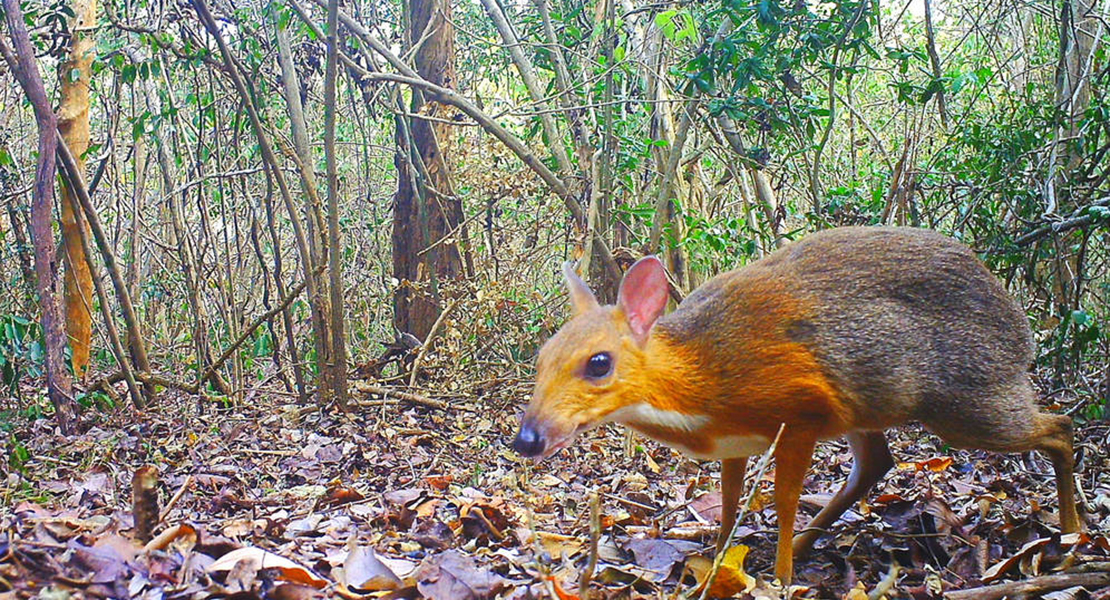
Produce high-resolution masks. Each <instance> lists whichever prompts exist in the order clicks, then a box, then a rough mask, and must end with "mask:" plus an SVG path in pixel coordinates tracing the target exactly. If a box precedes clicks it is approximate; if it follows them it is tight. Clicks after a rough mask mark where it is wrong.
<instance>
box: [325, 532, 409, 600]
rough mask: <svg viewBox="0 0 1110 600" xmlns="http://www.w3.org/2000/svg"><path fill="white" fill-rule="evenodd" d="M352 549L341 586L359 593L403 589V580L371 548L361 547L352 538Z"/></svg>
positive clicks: (338, 577) (344, 563) (344, 562)
mask: <svg viewBox="0 0 1110 600" xmlns="http://www.w3.org/2000/svg"><path fill="white" fill-rule="evenodd" d="M351 542H352V543H351V545H350V546H351V549H350V551H349V552H348V553H347V559H346V560H344V561H343V570H342V572H341V573H340V575H341V576H337V579H339V584H340V585H342V586H345V587H347V588H350V589H351V590H354V591H359V592H378V591H382V590H395V589H397V588H399V587H401V584H402V582H401V578H400V577H399V576H398V575H397V573H394V572H393V569H391V568H389V566H388V565H386V564H385V563H384V562H382V561H381V560H380V559H379V558H378V555H377V553H375V552H374V549H373V548H371V547H370V546H359V545H357V544H355V543H354V538H351Z"/></svg>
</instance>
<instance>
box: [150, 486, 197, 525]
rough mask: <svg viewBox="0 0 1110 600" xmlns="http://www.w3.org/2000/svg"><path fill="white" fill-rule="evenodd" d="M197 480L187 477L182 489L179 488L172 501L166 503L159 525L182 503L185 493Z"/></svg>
mask: <svg viewBox="0 0 1110 600" xmlns="http://www.w3.org/2000/svg"><path fill="white" fill-rule="evenodd" d="M195 480H196V478H195V477H193V476H192V475H188V476H186V477H185V481H184V482H182V484H181V487H179V488H177V492H176V493H175V494H174V495H173V497H172V498H170V501H169V502H167V503H166V506H165V508H163V509H162V514H161V515H160V516H159V517H158V522H159V523H161V522H163V521H165V520H166V517H167V516H169V514H170V511H171V510H173V507H174V506H175V505H177V503H178V502H180V501H181V497H182V496H184V495H185V492H187V491H189V488H191V487H193V481H195Z"/></svg>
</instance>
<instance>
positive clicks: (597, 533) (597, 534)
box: [578, 490, 601, 600]
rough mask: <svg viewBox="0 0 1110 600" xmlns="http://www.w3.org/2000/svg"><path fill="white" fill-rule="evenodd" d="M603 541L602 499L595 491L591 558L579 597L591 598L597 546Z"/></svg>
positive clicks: (592, 503) (580, 582)
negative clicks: (591, 583)
mask: <svg viewBox="0 0 1110 600" xmlns="http://www.w3.org/2000/svg"><path fill="white" fill-rule="evenodd" d="M600 540H601V497H600V496H598V493H597V491H596V490H595V491H594V492H593V493H592V494H590V558H589V560H587V561H586V569H585V570H584V571H582V577H580V578H579V579H578V597H579V598H581V599H582V600H587V599H588V598H589V597H590V582H591V581H592V580H593V578H594V571H596V570H597V545H598V542H599V541H600Z"/></svg>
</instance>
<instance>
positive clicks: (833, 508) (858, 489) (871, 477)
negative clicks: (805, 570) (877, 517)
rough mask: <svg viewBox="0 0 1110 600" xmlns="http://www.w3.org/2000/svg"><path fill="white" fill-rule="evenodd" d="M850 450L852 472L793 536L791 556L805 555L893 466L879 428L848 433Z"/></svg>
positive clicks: (888, 449)
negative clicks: (822, 506)
mask: <svg viewBox="0 0 1110 600" xmlns="http://www.w3.org/2000/svg"><path fill="white" fill-rule="evenodd" d="M846 437H847V439H848V447H849V448H850V449H851V450H852V455H853V457H854V458H853V461H852V472H851V474H849V475H848V480H847V481H846V482H844V486H843V487H841V488H840V491H839V492H837V493H836V495H835V496H833V498H832V500H830V501H829V503H828V504H827V505H825V508H823V509H821V512H819V513H817V516H815V517H813V521H811V522H810V524H809V526H808V527H806V528H805V529H804V530H802V532H801V533H799V534H798V535H796V536H795V537H794V556H795V557H796V558H797V557H802V556H805V555H806V554H807V553H808V552H809V551H810V550H811V549H812V548H813V544H814V543H815V542H816V541H817V539H818V538H819V537H820V536H821V534H822V533H823V530H825V529H827V528H828V527H829V526H830V525H832V524H833V523H835V522H836V520H837V519H839V518H840V515H842V514H844V511H846V510H848V508H849V507H851V506H852V505H853V504H855V503H856V502H858V501H859V499H860V498H862V497H863V496H864V495H865V494H866V493H867V492H868V490H870V489H871V487H872V486H874V485H875V484H876V483H878V481H879V480H880V479H882V478H883V475H886V473H887V471H889V470H890V469H891V468H893V467H894V458H893V457H892V456H891V455H890V448H889V447H888V446H887V445H886V438H885V437H884V436H883V433H882V432H881V431H856V432H853V433H849V434H848V435H847V436H846Z"/></svg>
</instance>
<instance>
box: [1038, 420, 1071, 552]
mask: <svg viewBox="0 0 1110 600" xmlns="http://www.w3.org/2000/svg"><path fill="white" fill-rule="evenodd" d="M1033 427H1034V428H1035V429H1036V438H1035V439H1036V445H1035V447H1036V448H1037V449H1038V450H1040V451H1042V452H1044V453H1045V454H1047V455H1048V458H1049V459H1050V460H1051V461H1052V468H1053V470H1054V471H1055V472H1056V495H1057V497H1058V498H1059V500H1060V530H1061V531H1063V532H1064V533H1075V532H1077V531H1079V530H1080V528H1082V526H1083V523H1082V521H1081V520H1080V518H1079V511H1078V509H1077V507H1076V504H1075V450H1074V448H1073V446H1072V440H1073V435H1072V422H1071V417H1069V416H1067V415H1052V414H1048V413H1038V414H1037V415H1036V416H1034V417H1033Z"/></svg>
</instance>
